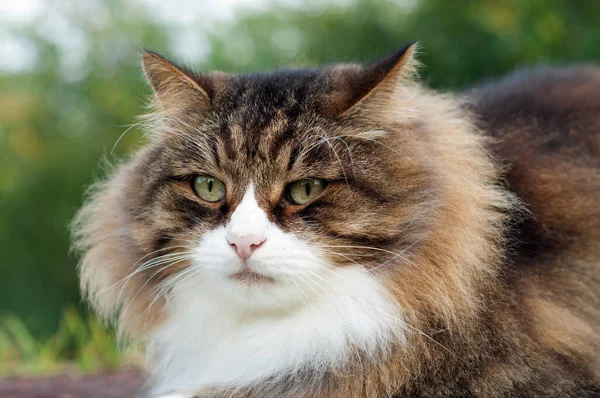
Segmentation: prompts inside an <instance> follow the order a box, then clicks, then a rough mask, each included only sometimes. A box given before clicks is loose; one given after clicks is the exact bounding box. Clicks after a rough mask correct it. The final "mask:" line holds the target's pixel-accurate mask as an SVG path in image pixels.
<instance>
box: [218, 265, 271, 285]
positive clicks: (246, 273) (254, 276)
mask: <svg viewBox="0 0 600 398" xmlns="http://www.w3.org/2000/svg"><path fill="white" fill-rule="evenodd" d="M229 278H231V279H232V280H234V281H236V282H238V283H240V284H243V285H250V286H255V285H263V284H272V283H276V281H275V278H273V277H271V276H268V275H264V274H261V273H258V272H256V271H254V270H252V269H249V268H244V269H242V270H240V271H237V272H235V273H233V274H231V275H229Z"/></svg>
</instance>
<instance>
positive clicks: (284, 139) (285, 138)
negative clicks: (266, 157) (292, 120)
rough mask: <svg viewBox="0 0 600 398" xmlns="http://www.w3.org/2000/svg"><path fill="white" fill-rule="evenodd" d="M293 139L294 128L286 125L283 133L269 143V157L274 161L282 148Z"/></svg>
mask: <svg viewBox="0 0 600 398" xmlns="http://www.w3.org/2000/svg"><path fill="white" fill-rule="evenodd" d="M293 138H294V128H293V127H292V126H291V125H290V124H289V123H288V124H287V127H286V128H285V130H284V131H283V133H281V134H280V135H279V136H277V137H276V138H274V139H273V142H272V143H271V149H270V151H269V154H270V157H271V158H272V159H276V158H277V157H278V156H279V154H280V152H281V150H282V148H283V147H284V146H286V145H287V144H288V143H289V142H290V141H291V140H292V139H293ZM292 153H293V150H292ZM296 156H297V155H296Z"/></svg>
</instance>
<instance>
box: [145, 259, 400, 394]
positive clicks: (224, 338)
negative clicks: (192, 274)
mask: <svg viewBox="0 0 600 398" xmlns="http://www.w3.org/2000/svg"><path fill="white" fill-rule="evenodd" d="M323 278H327V280H328V281H327V285H326V286H321V287H315V291H314V292H313V293H312V294H311V293H310V292H307V297H306V301H304V302H303V303H302V304H300V305H299V306H298V307H297V308H294V309H286V311H275V312H272V313H265V312H262V313H259V312H256V311H253V310H252V309H251V308H248V307H244V306H243V305H241V304H240V303H236V302H232V301H231V300H228V299H227V297H221V296H219V292H217V291H215V289H211V283H210V281H208V282H203V283H202V286H198V285H197V284H193V283H189V284H183V285H181V286H177V287H176V288H175V289H174V291H173V294H172V300H171V301H170V302H169V303H168V304H167V308H168V311H169V313H170V314H171V316H170V317H169V319H168V320H167V321H166V323H165V325H164V326H163V327H162V328H160V329H159V330H158V331H157V333H156V334H155V335H154V337H153V338H152V340H151V343H150V345H149V358H150V361H151V362H152V363H153V364H154V372H155V374H156V384H155V387H154V392H155V393H156V394H164V393H166V392H169V391H200V390H202V389H203V388H208V387H209V386H219V387H222V388H225V389H235V388H240V387H247V386H251V385H253V384H256V383H258V382H260V381H261V380H265V379H269V380H270V382H276V380H277V379H281V378H284V377H287V376H289V375H291V374H295V373H300V372H302V371H303V370H309V371H310V373H311V374H312V375H313V376H314V375H315V374H316V375H317V378H318V374H319V373H321V374H322V373H324V372H329V371H332V370H336V369H337V370H340V369H341V368H342V367H344V366H345V365H346V364H347V363H348V361H356V360H359V361H360V360H362V361H377V360H381V359H382V358H385V357H386V356H388V355H389V354H390V352H391V347H392V345H393V344H399V343H402V342H404V341H405V335H404V333H405V327H404V324H403V321H402V315H401V314H400V313H399V311H398V308H397V307H395V306H394V305H393V304H392V301H391V300H390V298H389V297H387V295H386V293H385V291H384V290H383V289H382V286H381V284H380V283H379V281H377V280H376V279H375V278H374V277H373V276H372V275H371V274H370V273H368V272H367V271H365V270H361V269H359V268H341V269H337V270H336V271H335V274H333V273H328V274H325V275H323ZM357 286H360V289H357V288H356V287H357Z"/></svg>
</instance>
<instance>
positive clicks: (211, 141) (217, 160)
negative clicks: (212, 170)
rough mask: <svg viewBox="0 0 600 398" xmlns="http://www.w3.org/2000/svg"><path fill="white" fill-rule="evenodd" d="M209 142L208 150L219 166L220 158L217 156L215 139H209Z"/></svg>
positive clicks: (217, 150)
mask: <svg viewBox="0 0 600 398" xmlns="http://www.w3.org/2000/svg"><path fill="white" fill-rule="evenodd" d="M209 142H210V150H211V153H212V155H213V159H214V161H215V165H216V166H219V165H220V164H221V158H220V156H219V148H218V147H217V140H209Z"/></svg>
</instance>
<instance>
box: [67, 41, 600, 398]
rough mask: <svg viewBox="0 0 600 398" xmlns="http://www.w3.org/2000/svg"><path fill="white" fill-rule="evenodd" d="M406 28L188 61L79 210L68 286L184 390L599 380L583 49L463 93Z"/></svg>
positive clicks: (534, 393) (594, 130) (596, 240)
mask: <svg viewBox="0 0 600 398" xmlns="http://www.w3.org/2000/svg"><path fill="white" fill-rule="evenodd" d="M414 48H415V47H414V46H413V45H409V46H407V47H406V48H403V49H402V50H400V51H398V52H396V53H395V54H392V55H391V56H389V57H387V58H385V59H383V60H382V61H379V62H377V63H374V64H372V65H368V66H359V65H348V64H341V65H334V66H327V67H323V68H320V69H299V70H277V71H275V72H269V73H257V74H248V75H240V76H236V75H231V74H226V73H222V72H212V73H209V74H202V75H199V74H196V73H193V72H191V71H189V70H187V69H184V68H181V67H178V66H176V65H175V64H173V63H171V62H169V61H167V60H166V59H164V58H163V57H161V56H160V55H158V54H155V53H152V52H147V53H145V54H144V55H143V68H144V72H145V74H146V77H147V78H148V81H149V82H150V84H151V86H152V88H153V90H154V94H155V95H154V100H153V102H152V106H151V108H152V112H151V113H150V115H149V116H147V117H146V119H145V121H146V125H147V128H148V135H149V136H150V140H149V142H148V143H147V144H146V145H145V146H144V147H143V148H142V149H141V150H139V151H138V152H137V153H135V154H133V156H132V157H131V158H130V159H129V160H128V161H126V162H124V163H123V164H121V165H120V166H118V167H116V169H115V170H114V172H113V173H112V175H111V176H110V177H109V178H108V179H107V180H106V181H104V182H100V183H98V184H96V185H95V186H94V188H93V189H92V190H91V191H90V194H89V197H88V198H87V201H86V203H85V204H84V206H83V208H82V209H81V211H80V212H79V214H78V216H77V218H76V220H75V222H74V242H75V247H76V248H77V249H78V250H80V252H81V253H82V258H81V263H80V267H79V272H80V278H81V285H82V290H83V293H84V294H85V295H86V297H87V298H88V299H89V300H90V302H91V303H92V305H93V307H94V308H95V310H96V311H97V312H98V313H99V314H100V315H101V316H102V317H104V318H105V319H106V320H107V321H111V320H114V321H115V322H116V323H117V325H118V327H119V329H120V331H121V333H122V334H123V335H125V336H127V337H129V338H134V339H139V340H142V341H144V342H145V343H146V345H147V356H148V363H149V369H150V375H149V380H150V381H149V392H148V394H149V395H151V396H153V397H155V396H165V397H166V396H177V397H202V398H204V397H232V398H241V397H244V398H250V397H255V398H269V397H294V398H296V397H299V398H302V397H307V398H308V397H316V398H321V397H322V398H325V397H332V398H348V397H349V398H351V397H559V396H560V397H567V396H568V397H598V396H600V206H599V205H600V202H599V200H598V199H599V194H600V174H599V172H600V95H599V94H598V93H599V92H600V68H597V67H593V66H587V67H585V66H582V67H575V68H571V69H540V70H537V71H535V72H527V73H525V72H523V73H520V74H517V75H514V76H512V77H509V78H507V79H506V80H504V81H501V82H499V83H492V84H489V85H487V86H483V87H480V88H478V89H475V90H473V91H470V92H468V93H463V94H461V95H452V94H439V93H436V92H433V91H431V90H428V89H426V88H424V87H423V86H422V85H421V84H419V83H418V82H417V81H416V79H415V69H416V62H415V61H414V57H413V55H414Z"/></svg>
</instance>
